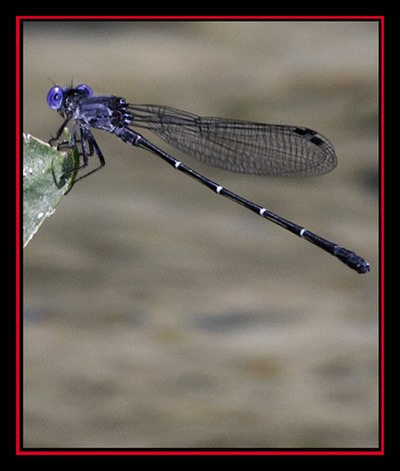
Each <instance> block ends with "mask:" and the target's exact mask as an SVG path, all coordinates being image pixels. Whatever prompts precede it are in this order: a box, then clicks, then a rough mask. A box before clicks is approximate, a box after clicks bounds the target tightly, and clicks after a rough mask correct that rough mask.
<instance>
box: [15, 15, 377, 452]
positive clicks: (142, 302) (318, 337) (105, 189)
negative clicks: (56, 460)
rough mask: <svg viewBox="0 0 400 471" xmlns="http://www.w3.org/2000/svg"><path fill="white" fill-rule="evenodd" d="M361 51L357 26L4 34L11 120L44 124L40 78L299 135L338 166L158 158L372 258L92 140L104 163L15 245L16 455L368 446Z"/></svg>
mask: <svg viewBox="0 0 400 471" xmlns="http://www.w3.org/2000/svg"><path fill="white" fill-rule="evenodd" d="M377 53H378V35H377V25H376V23H362V22H346V23H344V22H343V23H337V22H314V23H309V22H296V23H291V22H274V23H270V22H251V23H246V22H238V23H234V22H227V23H222V22H203V23H201V22H191V23H189V22H186V23H175V22H171V23H169V22H168V23H129V24H128V23H124V24H122V23H119V24H116V25H112V24H110V23H107V24H104V23H95V24H84V23H77V24H73V23H62V24H54V23H51V22H50V23H49V22H42V23H30V24H28V23H27V24H25V36H24V113H25V120H24V131H25V132H29V133H31V134H33V135H36V136H37V137H39V138H42V139H48V138H49V137H50V135H51V134H54V133H55V132H56V130H57V129H58V127H59V125H60V124H61V117H59V116H58V115H57V114H56V113H55V112H54V111H52V110H50V109H49V108H48V107H47V104H46V94H47V91H48V89H49V88H50V87H51V86H52V84H51V81H49V78H50V79H51V80H52V81H54V82H55V83H56V84H59V85H68V84H69V83H70V82H71V79H73V81H74V84H76V85H77V84H79V83H87V84H89V85H90V86H91V87H92V88H93V90H94V92H95V93H99V94H100V93H105V94H106V93H113V94H117V95H121V96H124V97H125V98H126V99H127V100H128V101H130V102H132V103H160V104H166V105H169V106H174V107H177V108H181V109H184V110H187V111H191V112H194V113H197V114H201V115H205V116H223V117H229V118H238V119H247V120H254V121H261V122H270V123H282V124H296V125H303V126H308V127H310V128H313V129H317V130H318V131H319V132H321V133H322V134H324V135H325V136H327V137H328V138H329V139H330V140H331V141H332V143H333V144H334V146H335V149H336V152H337V155H338V159H339V165H338V167H337V168H336V169H335V171H334V172H332V173H331V174H328V175H325V176H323V177H318V178H315V179H287V180H285V179H284V180H282V179H280V180H277V179H268V178H263V177H254V176H248V175H247V176H246V175H238V174H233V173H229V172H226V171H223V170H218V169H213V168H211V167H208V166H205V165H203V164H201V163H198V162H196V161H194V160H193V159H190V158H188V157H185V156H184V155H182V154H180V153H179V152H175V151H174V152H173V155H175V156H177V157H179V158H180V159H181V160H183V161H184V162H185V163H186V164H188V165H190V166H193V167H194V168H195V169H196V170H198V171H200V172H202V173H204V174H205V175H207V176H208V177H210V178H213V179H215V180H216V181H217V182H218V183H220V184H221V185H224V186H226V187H227V188H229V189H231V190H233V191H235V192H237V193H239V194H241V195H243V196H244V197H247V198H249V199H251V200H253V201H255V202H257V203H259V204H261V205H263V206H266V207H267V208H269V209H271V210H272V211H274V212H276V213H278V214H280V215H282V216H284V217H286V218H288V219H291V220H293V221H294V222H296V223H299V224H301V225H303V226H305V227H307V228H308V229H310V230H312V231H314V232H316V233H318V234H320V235H322V236H325V237H326V238H328V239H330V240H333V241H335V242H337V243H340V244H341V245H344V246H345V247H347V248H349V249H353V250H355V251H356V252H358V253H359V254H360V255H362V256H364V257H365V258H366V259H367V260H368V261H369V262H370V263H371V273H370V274H369V275H358V274H357V273H355V272H353V271H352V270H350V269H349V268H347V267H346V266H345V265H343V264H342V263H340V262H338V261H337V260H335V259H334V258H333V257H331V256H330V255H328V254H326V253H324V252H322V251H321V250H319V249H318V248H316V247H314V246H313V245H311V244H309V243H307V242H306V241H303V240H301V239H299V238H297V237H295V236H294V235H292V234H290V233H288V232H286V231H284V230H283V229H281V228H279V227H277V226H275V225H274V224H272V223H270V222H268V221H266V220H263V219H262V218H258V217H256V216H255V215H254V214H252V213H251V212H250V211H247V210H245V209H244V208H242V207H239V206H237V205H235V204H233V203H231V202H230V201H228V200H226V199H224V198H221V197H218V196H216V195H214V194H213V193H212V192H210V191H209V190H207V189H205V188H204V187H202V186H201V185H199V184H196V183H195V182H194V181H192V180H191V179H189V178H188V177H185V176H184V175H182V174H180V173H179V172H176V171H174V170H173V169H172V168H170V167H169V166H167V165H166V164H165V163H163V162H161V161H159V159H157V157H155V156H152V155H151V154H150V153H146V152H145V151H140V150H138V149H134V148H130V147H129V146H127V145H125V144H124V143H122V142H120V141H119V140H118V139H117V138H115V137H114V136H111V135H108V134H106V133H102V132H97V133H96V138H97V140H98V143H99V144H100V146H101V148H102V150H103V153H104V155H105V156H106V159H107V165H106V167H105V169H103V170H102V171H100V172H98V173H96V174H95V175H93V176H92V177H90V178H88V179H87V180H84V181H82V182H80V183H79V184H77V186H76V187H75V188H74V189H73V191H72V192H71V193H70V194H69V195H68V196H67V197H65V198H64V199H63V201H62V202H61V204H60V205H59V207H58V208H57V211H56V212H55V214H54V215H53V216H52V217H51V218H50V219H49V220H48V221H47V222H46V223H45V224H44V226H43V227H42V228H41V230H40V231H39V232H38V233H37V235H36V236H35V237H34V239H33V240H32V242H31V243H30V244H29V245H28V247H27V249H26V250H25V252H24V313H25V323H24V423H23V426H24V428H23V430H24V445H25V446H30V447H174V448H176V447H263V448H265V447H375V446H377V444H378V425H377V424H378V422H377V421H378V398H377V393H378V318H377V316H378V280H379V276H378V189H377V182H378V149H379V146H378V132H377V129H378V58H377ZM154 142H156V143H159V141H157V140H154ZM164 148H165V149H166V150H170V151H171V149H170V148H168V147H167V146H166V145H165V146H164Z"/></svg>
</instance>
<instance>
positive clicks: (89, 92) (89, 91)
mask: <svg viewBox="0 0 400 471" xmlns="http://www.w3.org/2000/svg"><path fill="white" fill-rule="evenodd" d="M76 89H77V90H79V91H81V92H86V93H87V96H92V95H93V92H92V89H91V88H90V87H89V86H88V85H85V84H82V85H78V86H77V87H76Z"/></svg>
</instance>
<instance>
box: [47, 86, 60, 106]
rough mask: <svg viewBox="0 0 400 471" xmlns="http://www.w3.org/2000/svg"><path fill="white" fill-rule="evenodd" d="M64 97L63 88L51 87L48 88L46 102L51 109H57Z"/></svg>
mask: <svg viewBox="0 0 400 471" xmlns="http://www.w3.org/2000/svg"><path fill="white" fill-rule="evenodd" d="M63 98H64V89H63V88H61V87H53V88H51V89H50V90H49V93H48V94H47V104H48V105H49V106H50V108H52V109H53V110H58V109H59V108H60V107H61V105H62V102H63Z"/></svg>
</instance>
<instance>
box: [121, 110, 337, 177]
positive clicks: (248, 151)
mask: <svg viewBox="0 0 400 471" xmlns="http://www.w3.org/2000/svg"><path fill="white" fill-rule="evenodd" d="M128 110H129V112H130V113H131V114H132V117H133V119H132V123H131V125H132V126H133V127H140V128H146V129H149V130H150V131H152V132H154V133H155V134H157V135H158V136H160V137H161V138H162V139H163V140H165V141H166V142H167V143H168V144H170V145H172V146H174V147H176V148H177V149H179V150H181V151H183V152H185V153H186V154H188V155H190V156H192V157H195V158H196V159H198V160H201V161H202V162H205V163H207V164H210V165H213V166H215V167H220V168H223V169H227V170H232V171H236V172H245V173H252V174H259V175H270V176H312V175H320V174H323V173H326V172H329V171H330V170H332V169H333V168H334V167H335V166H336V164H337V159H336V155H335V151H334V149H333V146H332V144H331V143H330V142H329V141H328V139H326V138H325V137H324V136H322V135H321V134H318V133H317V132H315V131H313V130H311V129H308V128H304V127H298V126H284V125H274V124H262V123H252V122H246V121H236V120H229V119H220V118H203V117H200V116H196V115H194V114H191V113H187V112H185V111H180V110H177V109H175V108H170V107H166V106H158V105H128Z"/></svg>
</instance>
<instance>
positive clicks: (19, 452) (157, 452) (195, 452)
mask: <svg viewBox="0 0 400 471" xmlns="http://www.w3.org/2000/svg"><path fill="white" fill-rule="evenodd" d="M43 19H48V20H64V19H65V20H122V19H123V20H160V19H163V20H338V21H340V20H376V21H378V22H379V23H380V51H379V52H380V77H379V78H380V84H381V87H380V93H381V94H380V105H381V108H380V110H381V122H380V132H381V134H380V136H381V146H380V152H381V155H380V171H381V173H380V175H381V177H380V185H381V186H380V198H381V200H380V240H381V247H380V262H381V266H380V275H381V278H380V296H381V297H380V308H381V324H380V341H381V343H380V367H381V370H380V372H381V375H380V388H381V389H380V394H381V404H380V406H381V409H380V443H381V446H380V448H377V449H366V450H354V451H352V450H326V451H323V450H315V451H314V450H304V451H303V450H284V449H282V450H265V451H262V450H259V451H258V450H257V451H248V450H243V451H240V450H221V451H217V450H187V451H185V450H177V451H171V450H165V451H163V450H137V451H135V450H113V449H110V450H101V449H100V450H96V449H93V450H81V451H79V450H68V449H65V450H37V451H36V450H24V449H23V448H21V447H20V440H21V436H20V433H21V430H20V423H21V422H20V420H21V409H20V407H21V396H20V394H21V391H20V386H21V384H20V366H21V363H20V362H21V357H20V351H21V350H20V348H21V343H20V338H21V324H20V309H21V304H20V301H21V285H20V282H21V280H20V266H21V265H20V263H21V242H20V241H21V237H20V233H21V222H20V221H21V218H20V216H21V212H20V211H21V203H22V201H21V192H20V190H21V186H20V185H21V180H20V157H21V148H20V139H21V127H20V109H21V108H20V105H21V96H20V92H21V82H20V78H21V57H20V52H21V44H20V32H21V29H20V26H21V22H22V21H23V20H43ZM15 83H16V215H17V219H16V306H17V309H16V454H17V455H139V456H140V455H383V454H384V399H383V398H384V315H383V313H384V270H383V269H384V247H383V240H384V239H383V237H384V118H383V116H384V16H153V15H148V16H86V15H85V16H79V15H76V16H74V15H68V16H16V82H15Z"/></svg>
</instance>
